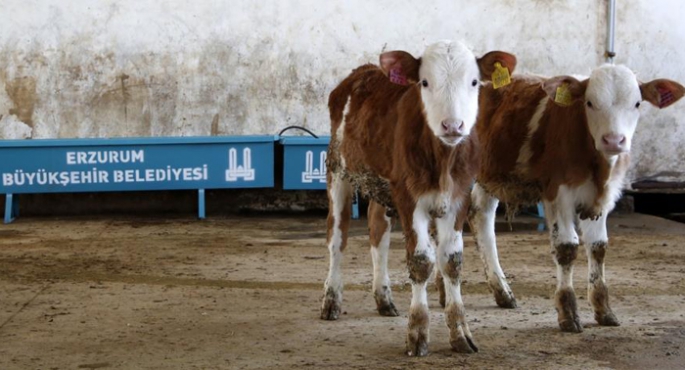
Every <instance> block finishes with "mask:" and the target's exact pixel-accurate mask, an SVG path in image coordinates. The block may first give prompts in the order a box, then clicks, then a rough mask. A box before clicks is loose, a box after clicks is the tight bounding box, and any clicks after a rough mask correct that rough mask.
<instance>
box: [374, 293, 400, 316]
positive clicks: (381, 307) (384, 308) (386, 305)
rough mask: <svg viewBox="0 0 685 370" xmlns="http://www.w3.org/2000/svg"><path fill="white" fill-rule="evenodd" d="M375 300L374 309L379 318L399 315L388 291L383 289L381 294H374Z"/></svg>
mask: <svg viewBox="0 0 685 370" xmlns="http://www.w3.org/2000/svg"><path fill="white" fill-rule="evenodd" d="M373 297H374V299H375V300H376V308H377V309H378V313H379V314H380V315H381V316H399V315H400V313H399V311H397V307H395V304H394V303H393V302H392V296H391V295H390V290H389V289H387V288H386V289H385V290H384V291H383V292H380V293H379V292H374V295H373Z"/></svg>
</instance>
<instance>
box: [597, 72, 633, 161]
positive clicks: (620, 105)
mask: <svg viewBox="0 0 685 370" xmlns="http://www.w3.org/2000/svg"><path fill="white" fill-rule="evenodd" d="M641 101H642V95H641V93H640V86H639V85H638V82H637V78H636V77H635V74H634V73H633V72H632V71H631V70H630V69H628V68H627V67H625V66H613V65H603V66H601V67H599V68H597V69H595V70H594V71H593V72H592V74H591V75H590V79H589V81H588V85H587V89H586V91H585V112H586V115H587V121H588V126H589V129H590V134H591V135H592V138H593V140H594V142H595V148H596V149H597V150H599V151H601V152H603V153H605V155H607V156H613V155H616V154H619V153H621V152H629V151H630V146H631V142H632V138H633V134H634V133H635V128H636V126H637V121H638V119H639V118H640V110H639V109H638V108H639V105H640V102H641Z"/></svg>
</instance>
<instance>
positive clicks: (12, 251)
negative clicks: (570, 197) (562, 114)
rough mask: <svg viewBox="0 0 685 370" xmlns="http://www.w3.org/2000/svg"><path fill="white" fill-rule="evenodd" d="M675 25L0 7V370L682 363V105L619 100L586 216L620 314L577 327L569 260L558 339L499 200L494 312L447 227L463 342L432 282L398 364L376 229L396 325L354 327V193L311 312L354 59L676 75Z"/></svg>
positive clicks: (307, 9)
mask: <svg viewBox="0 0 685 370" xmlns="http://www.w3.org/2000/svg"><path fill="white" fill-rule="evenodd" d="M682 14H685V3H684V2H682V1H677V0H662V1H659V2H653V1H648V0H621V1H616V0H602V1H596V0H555V1H542V0H515V1H501V0H485V1H478V2H467V1H446V0H436V1H433V2H431V3H430V4H426V3H417V2H411V1H405V0H395V1H386V0H382V1H375V2H368V1H367V2H361V1H357V0H353V1H346V2H338V1H335V2H320V1H310V0H306V1H276V0H263V1H259V2H252V1H230V2H216V1H206V0H199V1H195V2H192V3H191V2H183V1H177V0H172V1H164V2H160V1H154V0H138V1H130V0H108V1H101V2H92V1H88V0H72V1H69V2H63V1H55V0H30V1H26V0H24V1H20V0H2V1H1V2H0V87H2V88H0V173H1V174H2V175H1V176H2V183H1V184H0V185H1V187H0V189H1V190H2V192H0V205H2V206H3V210H4V213H3V216H4V224H2V225H0V342H2V343H3V345H2V346H0V369H73V368H80V369H101V368H102V369H110V368H111V369H192V368H198V369H267V368H281V369H290V368H298V369H299V368H317V369H318V368H345V369H350V368H352V369H387V368H392V369H404V368H417V369H428V368H430V369H436V368H454V367H469V368H474V369H512V368H521V369H523V368H531V369H644V368H648V367H654V368H659V369H678V368H683V364H684V363H685V329H684V328H685V318H684V315H685V309H683V306H684V304H685V295H684V294H683V292H685V266H684V263H683V261H685V249H683V245H684V244H685V226H684V225H683V223H685V146H683V145H682V143H683V141H685V123H684V122H683V119H682V117H684V116H685V101H678V102H676V103H674V104H673V105H672V106H669V107H667V108H665V109H659V108H658V107H655V106H652V105H650V104H643V106H642V107H641V108H640V119H639V123H638V125H637V128H636V131H635V135H634V137H633V140H632V141H633V142H632V148H631V149H630V158H631V164H630V167H629V168H628V171H627V174H626V182H625V184H624V186H623V193H622V196H621V197H620V199H619V200H618V201H617V203H616V207H615V209H614V210H613V211H612V212H611V214H610V215H609V217H608V221H607V230H608V234H609V247H608V250H607V254H606V280H607V284H608V286H609V291H610V294H611V304H612V308H613V310H614V312H615V313H616V315H617V316H618V317H619V321H620V323H621V325H620V326H618V327H607V326H600V325H598V324H597V323H595V320H594V318H593V312H592V307H591V302H590V301H591V299H590V297H589V294H588V293H587V289H588V282H587V279H588V275H589V274H590V273H589V272H588V263H587V261H586V258H585V252H584V250H583V249H580V250H579V252H578V258H577V260H576V262H575V270H573V272H572V274H573V276H574V278H575V292H576V293H575V294H576V296H577V298H578V311H579V315H580V320H581V322H582V323H583V331H582V333H577V334H571V333H564V332H561V331H559V328H558V325H557V311H556V310H555V305H554V302H555V287H556V286H557V276H556V275H555V261H554V259H553V257H552V252H551V249H550V240H549V239H550V230H549V227H548V226H547V225H546V224H545V220H544V212H543V210H542V207H541V206H540V205H535V204H533V205H530V206H529V207H524V208H522V209H520V210H519V212H518V214H517V215H516V217H515V218H514V219H513V220H508V219H506V207H505V206H504V205H503V204H500V205H499V207H498V209H497V222H496V234H497V238H498V239H497V246H498V250H499V258H500V261H501V263H502V267H503V269H504V271H505V273H506V277H507V280H508V281H509V284H510V285H511V288H512V290H513V292H514V294H515V295H516V298H517V302H518V307H517V308H516V309H503V308H500V307H498V306H497V304H496V303H495V300H494V299H493V297H492V293H491V291H490V288H489V286H488V283H487V281H486V278H485V277H484V273H485V267H484V266H483V264H482V262H481V257H480V255H479V251H478V248H477V246H476V243H475V241H474V237H473V233H472V230H471V228H470V227H469V225H466V229H465V232H464V257H463V260H464V267H463V276H462V277H461V291H462V294H463V300H464V304H465V307H466V316H467V322H468V325H469V327H470V330H471V331H472V332H473V333H474V337H475V338H476V341H477V343H478V346H479V349H480V350H479V352H478V353H475V354H462V353H457V352H455V351H453V350H452V348H450V344H449V340H448V339H449V336H450V334H449V329H448V327H447V325H446V322H445V317H444V315H443V308H442V307H441V305H440V303H439V294H438V292H437V290H436V287H435V284H434V283H433V282H432V281H433V278H434V277H433V276H432V277H431V282H430V283H429V284H428V285H429V293H428V307H429V309H430V321H431V340H430V353H429V354H428V356H426V357H419V358H415V357H408V356H407V355H406V353H405V352H406V351H405V340H406V334H405V331H406V328H407V323H408V320H409V308H410V300H411V299H412V280H411V279H410V275H409V273H408V271H407V256H406V252H405V237H404V233H403V230H402V228H401V226H400V222H398V221H395V222H394V224H393V226H392V232H391V233H390V252H389V258H388V261H389V262H388V263H389V271H390V281H391V286H392V290H393V294H394V297H395V303H396V305H397V308H398V311H399V316H396V317H383V316H379V315H378V312H377V310H376V305H375V303H374V294H373V291H372V281H373V264H372V260H371V256H370V254H369V231H368V230H369V229H368V217H367V216H368V215H367V209H368V206H369V199H367V198H365V197H364V196H363V194H362V193H361V192H358V193H356V194H357V195H356V196H355V197H354V205H353V211H352V213H353V219H352V221H351V227H350V232H349V241H348V243H347V248H346V249H345V252H344V262H343V266H342V271H343V275H344V283H345V287H344V303H343V308H342V312H341V315H340V318H339V319H338V320H336V321H326V320H321V319H320V311H321V302H322V297H323V295H324V281H325V280H326V274H327V272H328V268H329V251H328V248H327V221H326V217H327V214H328V212H329V198H328V195H327V192H326V189H327V179H326V174H325V172H326V151H327V149H328V143H329V137H330V136H331V119H330V116H329V109H328V105H327V103H328V96H329V94H330V93H331V91H332V90H333V89H334V88H335V87H336V86H337V85H338V83H340V81H342V79H343V78H345V77H346V76H347V75H348V74H349V73H350V72H351V71H352V70H353V69H355V68H356V67H358V66H361V65H363V64H366V63H374V64H378V62H379V55H380V54H381V53H383V52H386V51H390V50H406V51H407V52H409V53H411V54H412V55H415V56H419V55H421V52H422V51H423V50H424V48H425V46H426V45H428V44H430V43H432V42H434V41H437V40H443V39H454V40H462V41H463V42H464V43H465V44H466V45H467V46H468V47H470V48H471V50H473V52H474V54H475V55H477V56H480V55H483V54H484V53H486V52H488V51H490V50H506V51H509V52H511V53H514V54H515V55H516V58H517V65H516V70H515V72H514V76H516V75H526V74H532V75H536V76H557V75H585V76H586V75H588V74H589V73H590V72H591V71H592V70H593V68H595V67H597V66H600V65H603V64H605V63H609V64H617V65H626V66H628V67H629V68H630V69H631V70H632V71H633V72H634V73H635V74H636V76H637V78H638V80H639V81H649V80H652V79H657V78H668V79H671V80H674V81H677V82H679V83H681V84H685V69H683V67H682V65H683V63H682V62H681V61H683V60H685V49H683V48H682V47H681V45H682V40H684V39H685V25H684V24H683V23H682V22H680V18H681V15H682ZM112 152H116V156H115V157H112ZM65 153H66V156H65ZM78 153H83V157H79V154H78ZM89 153H93V154H92V158H89V156H90V154H89ZM98 153H100V154H102V155H104V157H102V159H101V160H100V159H98V156H97V155H98ZM143 153H144V157H143ZM217 153H218V154H217ZM105 157H106V158H105ZM136 158H137V159H136ZM136 161H137V162H138V163H136ZM203 166H204V167H203ZM117 171H122V172H117ZM126 171H129V172H126ZM146 171H149V172H146ZM175 171H176V172H175ZM203 171H204V172H203ZM101 172H102V173H103V174H102V175H101V174H100V173H101ZM34 174H35V177H30V176H34ZM62 174H65V175H64V176H65V177H64V178H63V177H61V176H62ZM53 175H54V176H53ZM41 176H44V177H43V178H44V180H45V182H44V183H43V184H41V183H40V181H39V180H40V179H41ZM51 176H53V177H54V181H53V178H52V177H51ZM99 176H100V177H99ZM101 176H105V177H101ZM127 176H129V177H127ZM173 176H176V179H177V180H178V181H175V182H173V181H171V179H172V177H173ZM98 179H100V180H102V181H98ZM104 179H106V180H107V181H104ZM180 179H185V180H184V181H181V180H180ZM205 180H206V181H205ZM203 181H205V182H203ZM29 182H30V183H29ZM46 183H47V185H45V184H46ZM540 204H541V203H540Z"/></svg>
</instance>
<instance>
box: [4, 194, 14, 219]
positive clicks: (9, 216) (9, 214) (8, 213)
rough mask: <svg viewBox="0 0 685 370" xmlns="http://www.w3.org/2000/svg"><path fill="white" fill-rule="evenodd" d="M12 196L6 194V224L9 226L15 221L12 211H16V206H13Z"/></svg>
mask: <svg viewBox="0 0 685 370" xmlns="http://www.w3.org/2000/svg"><path fill="white" fill-rule="evenodd" d="M12 200H13V199H12V194H5V223H6V224H9V223H10V222H12V221H14V217H12V216H14V215H13V214H12V213H13V212H12V211H13V210H14V205H13V204H12Z"/></svg>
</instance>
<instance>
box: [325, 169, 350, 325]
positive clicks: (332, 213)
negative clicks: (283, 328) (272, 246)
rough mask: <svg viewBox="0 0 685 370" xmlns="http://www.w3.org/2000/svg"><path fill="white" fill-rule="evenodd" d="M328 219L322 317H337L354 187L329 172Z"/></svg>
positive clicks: (326, 318) (331, 318)
mask: <svg viewBox="0 0 685 370" xmlns="http://www.w3.org/2000/svg"><path fill="white" fill-rule="evenodd" d="M328 184H329V185H328V200H329V205H328V220H327V238H326V241H327V244H328V252H329V255H330V266H329V269H328V278H326V283H325V284H324V297H323V304H322V307H321V318H322V319H323V320H337V319H338V316H340V310H341V305H342V289H343V282H342V273H341V271H340V265H341V263H342V256H343V255H342V252H343V250H344V249H345V245H346V244H347V231H348V230H349V228H350V212H351V208H352V203H351V201H352V188H351V186H350V184H349V183H347V182H346V181H345V180H343V179H342V178H341V176H340V175H339V174H329V175H328Z"/></svg>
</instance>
